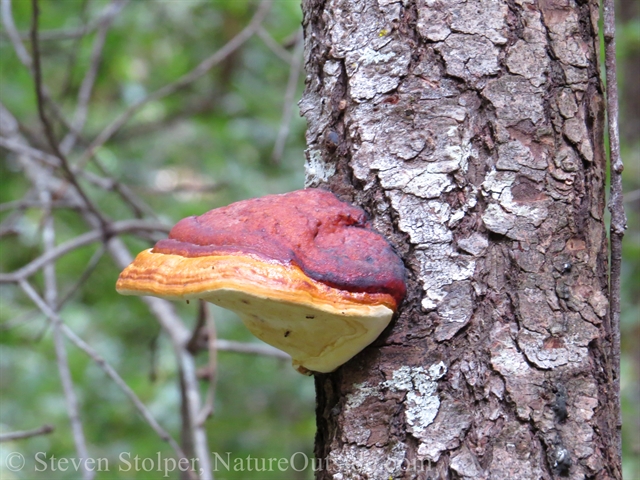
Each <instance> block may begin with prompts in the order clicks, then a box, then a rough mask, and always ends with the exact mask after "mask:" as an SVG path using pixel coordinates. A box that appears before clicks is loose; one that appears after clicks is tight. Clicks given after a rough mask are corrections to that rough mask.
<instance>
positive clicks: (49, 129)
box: [31, 0, 107, 231]
mask: <svg viewBox="0 0 640 480" xmlns="http://www.w3.org/2000/svg"><path fill="white" fill-rule="evenodd" d="M31 7H32V10H33V12H32V15H31V46H32V49H33V74H34V78H35V86H36V99H37V102H36V103H37V106H38V115H39V116H40V122H41V123H42V127H43V129H44V133H45V136H46V137H47V140H48V141H49V146H50V147H51V150H52V151H53V153H54V154H55V156H56V157H58V159H59V160H60V164H61V167H62V172H63V173H64V175H65V177H66V179H67V180H68V181H69V183H71V185H73V186H74V187H75V189H76V191H77V192H78V194H79V195H80V196H81V197H82V199H83V200H84V203H85V204H86V206H87V208H88V209H89V210H91V211H92V212H93V214H94V215H95V216H96V218H97V219H98V221H99V222H100V226H101V227H102V230H103V231H106V227H107V221H106V219H105V218H104V217H103V216H102V214H101V213H100V211H99V210H98V209H97V208H96V206H95V205H94V204H93V202H92V201H91V200H90V199H89V197H88V196H87V194H86V193H85V191H84V189H83V188H82V187H81V186H80V184H79V183H78V180H77V179H76V176H75V175H74V173H73V172H72V171H71V167H70V166H69V162H68V161H67V158H66V157H65V156H64V154H63V153H62V152H61V151H60V148H59V147H58V141H57V140H56V138H55V135H54V133H53V126H52V125H51V122H50V121H49V118H48V117H47V115H46V113H45V111H44V103H45V100H44V96H43V88H42V68H41V65H40V46H39V42H38V17H39V15H40V11H39V8H38V0H31Z"/></svg>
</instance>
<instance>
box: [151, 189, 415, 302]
mask: <svg viewBox="0 0 640 480" xmlns="http://www.w3.org/2000/svg"><path fill="white" fill-rule="evenodd" d="M152 252H153V253H165V254H173V255H180V256H183V257H202V256H210V255H218V254H229V253H243V254H247V253H248V254H254V255H257V256H259V257H263V258H266V259H270V260H275V261H277V262H280V263H283V264H293V265H296V266H298V267H299V268H300V269H301V270H302V271H303V272H304V273H305V274H306V275H308V276H309V277H310V278H312V279H314V280H317V281H318V282H321V283H324V284H326V285H329V286H331V287H335V288H338V289H341V290H347V291H350V292H366V293H386V294H388V295H391V297H393V299H394V300H395V302H396V305H394V307H397V305H399V304H400V302H401V301H402V299H403V298H404V296H405V293H406V286H405V268H404V265H403V263H402V260H401V259H400V257H398V255H397V254H396V253H395V252H394V251H393V249H392V248H391V246H390V245H389V243H388V242H387V240H386V239H385V238H384V237H383V236H382V235H380V234H379V233H377V232H375V231H373V230H372V229H371V225H370V224H369V222H368V220H367V215H366V213H365V212H364V211H363V210H362V209H361V208H358V207H355V206H352V205H350V204H348V203H345V202H343V201H341V200H339V199H338V197H336V196H335V195H334V194H333V193H331V192H328V191H325V190H320V189H314V188H309V189H305V190H297V191H294V192H290V193H284V194H280V195H268V196H265V197H261V198H254V199H250V200H244V201H240V202H237V203H233V204H231V205H229V206H226V207H221V208H217V209H215V210H211V211H209V212H207V213H205V214H203V215H200V216H197V217H196V216H193V217H187V218H185V219H183V220H180V221H179V222H178V223H177V224H176V225H175V227H173V229H172V230H171V232H170V233H169V238H168V239H166V240H160V241H159V242H158V243H156V245H155V247H154V248H153V250H152ZM394 309H395V308H394Z"/></svg>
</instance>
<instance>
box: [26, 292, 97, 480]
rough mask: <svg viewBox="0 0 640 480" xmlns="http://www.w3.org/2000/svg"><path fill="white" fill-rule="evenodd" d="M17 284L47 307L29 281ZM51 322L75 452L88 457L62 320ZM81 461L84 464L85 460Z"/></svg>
mask: <svg viewBox="0 0 640 480" xmlns="http://www.w3.org/2000/svg"><path fill="white" fill-rule="evenodd" d="M19 284H20V287H21V288H22V290H23V291H24V292H25V293H26V294H27V296H28V297H29V298H30V299H31V301H32V302H33V303H35V304H36V305H37V306H38V308H40V309H41V310H43V309H48V305H47V304H46V303H45V301H44V300H42V298H40V295H38V293H37V292H36V291H35V290H34V289H33V287H32V286H31V285H30V284H29V282H27V281H26V280H20V282H19ZM43 311H44V310H43ZM51 323H52V326H53V343H54V347H55V352H56V363H57V365H58V372H59V374H60V381H61V383H62V389H63V391H64V397H65V404H66V406H67V413H68V415H69V421H70V422H71V431H72V432H73V439H74V442H75V446H76V452H77V454H78V457H79V458H89V451H88V449H87V445H86V441H85V437H84V431H83V427H82V421H81V420H80V413H79V408H78V398H77V397H76V393H75V391H74V388H73V380H72V379H71V371H70V369H69V360H68V358H67V350H66V348H65V346H64V339H63V335H62V322H61V321H60V317H58V316H57V315H54V317H53V318H52V319H51ZM82 463H83V464H84V463H85V462H82ZM81 470H82V478H83V479H84V480H91V479H92V478H93V477H94V475H95V472H93V471H91V470H89V469H87V468H86V465H84V467H82V469H81Z"/></svg>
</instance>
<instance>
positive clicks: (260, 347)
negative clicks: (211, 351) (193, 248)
mask: <svg viewBox="0 0 640 480" xmlns="http://www.w3.org/2000/svg"><path fill="white" fill-rule="evenodd" d="M216 348H217V349H218V351H219V352H235V353H247V354H250V355H264V356H266V357H274V358H277V359H280V360H288V361H291V357H290V356H289V354H287V353H285V352H283V351H282V350H278V349H277V348H275V347H272V346H271V345H267V344H260V343H246V342H237V341H235V340H221V339H218V340H216Z"/></svg>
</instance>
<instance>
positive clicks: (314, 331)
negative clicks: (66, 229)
mask: <svg viewBox="0 0 640 480" xmlns="http://www.w3.org/2000/svg"><path fill="white" fill-rule="evenodd" d="M116 289H117V290H118V292H119V293H121V294H124V295H153V296H156V297H162V298H166V299H169V300H191V299H202V300H206V301H208V302H211V303H214V304H216V305H219V306H221V307H224V308H227V309H229V310H232V311H234V312H236V313H237V314H238V316H239V317H240V318H241V319H242V321H243V322H244V324H245V325H246V326H247V328H248V329H249V330H250V331H251V332H252V333H253V334H254V335H255V336H256V337H258V338H260V339H261V340H263V341H264V342H266V343H269V344H271V345H273V346H274V347H277V348H279V349H281V350H283V351H285V352H287V353H288V354H289V355H291V357H292V359H293V366H294V368H296V369H297V370H298V371H300V372H301V373H308V372H309V371H313V372H322V373H326V372H331V371H333V370H335V369H336V368H337V367H339V366H340V365H342V364H343V363H345V362H346V361H347V360H349V359H350V358H352V357H353V356H354V355H355V354H357V353H358V352H360V351H361V350H362V349H363V348H365V347H366V346H367V345H369V344H370V343H371V342H373V341H374V340H375V339H376V338H377V337H378V336H379V335H380V333H381V332H382V331H383V330H384V329H385V327H386V326H387V325H388V324H389V322H390V321H391V317H392V316H393V310H392V309H391V308H390V305H393V299H390V297H389V295H387V294H368V293H358V292H349V291H345V290H340V289H337V288H333V287H330V286H328V285H325V284H324V283H321V282H318V281H315V280H313V279H311V278H310V277H308V276H307V275H305V274H304V272H302V270H300V269H299V268H298V267H296V266H295V265H284V264H281V263H278V262H275V261H273V262H272V261H269V260H265V259H262V258H259V257H257V256H252V255H246V254H230V255H208V256H201V257H183V256H181V255H172V254H165V253H154V252H152V250H151V249H149V250H145V251H143V252H141V253H140V254H139V255H138V257H137V258H136V260H135V262H133V263H132V264H131V265H129V266H128V267H127V268H126V269H125V270H124V271H123V272H122V274H121V275H120V278H119V279H118V283H117V285H116Z"/></svg>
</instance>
